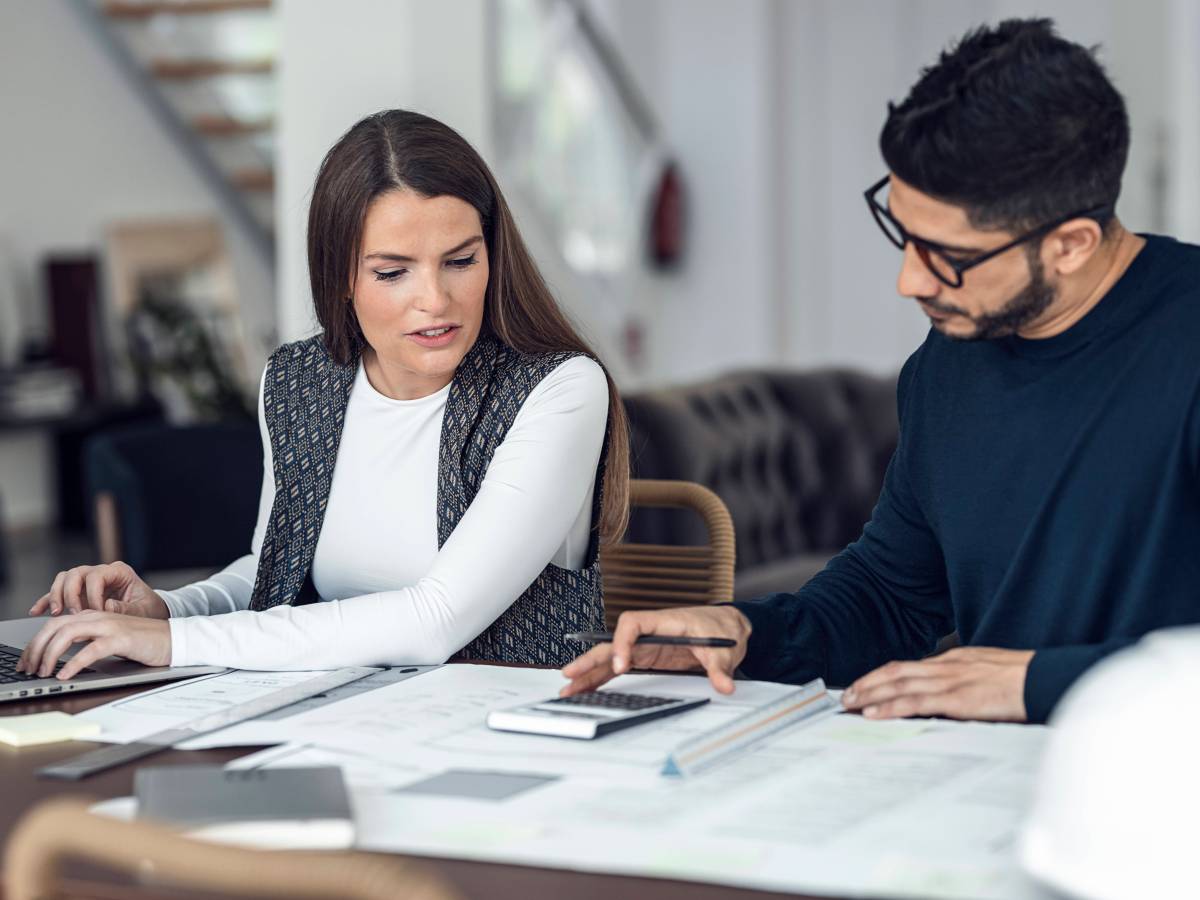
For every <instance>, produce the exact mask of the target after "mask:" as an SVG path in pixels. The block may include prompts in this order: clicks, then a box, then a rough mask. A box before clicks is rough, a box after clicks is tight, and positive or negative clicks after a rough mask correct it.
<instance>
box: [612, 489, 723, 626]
mask: <svg viewBox="0 0 1200 900" xmlns="http://www.w3.org/2000/svg"><path fill="white" fill-rule="evenodd" d="M629 501H630V506H631V507H634V508H636V507H639V506H642V507H676V508H681V509H687V510H691V511H693V512H695V513H696V514H697V515H698V516H699V517H700V518H701V519H702V520H703V522H704V524H705V526H706V527H707V529H708V543H707V544H701V545H696V546H669V545H661V544H631V543H621V544H616V545H613V546H611V547H605V548H603V549H601V551H600V571H601V573H602V575H603V579H604V610H605V618H606V620H607V621H608V625H609V627H610V628H611V627H612V626H614V625H615V624H616V620H617V617H618V616H619V615H620V614H621V613H622V612H624V611H625V610H633V609H661V608H663V607H668V606H696V605H698V604H705V603H724V602H728V601H729V600H732V599H733V564H734V558H735V557H734V537H733V519H732V518H731V517H730V515H729V510H728V509H727V508H726V507H725V504H724V503H723V502H722V501H721V498H720V497H718V496H717V495H716V494H715V493H713V492H712V491H711V490H709V489H708V488H706V487H704V485H701V484H695V483H694V482H691V481H652V480H646V479H637V478H635V479H633V480H632V481H631V482H630V483H629Z"/></svg>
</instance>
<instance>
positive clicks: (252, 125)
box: [192, 116, 275, 137]
mask: <svg viewBox="0 0 1200 900" xmlns="http://www.w3.org/2000/svg"><path fill="white" fill-rule="evenodd" d="M274 127H275V123H274V121H272V120H271V119H269V118H266V119H238V118H235V117H234V116H196V117H195V118H194V119H192V128H193V129H194V130H195V131H197V132H199V133H200V134H204V135H208V136H209V137H236V136H237V135H242V134H261V133H262V132H264V131H270V130H271V129H272V128H274Z"/></svg>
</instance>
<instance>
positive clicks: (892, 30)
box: [594, 0, 1200, 381]
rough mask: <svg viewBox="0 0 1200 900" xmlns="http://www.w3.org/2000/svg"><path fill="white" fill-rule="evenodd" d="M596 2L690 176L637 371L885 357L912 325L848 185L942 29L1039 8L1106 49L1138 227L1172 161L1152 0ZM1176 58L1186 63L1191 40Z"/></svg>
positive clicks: (1155, 213)
mask: <svg viewBox="0 0 1200 900" xmlns="http://www.w3.org/2000/svg"><path fill="white" fill-rule="evenodd" d="M1172 2H1173V3H1175V5H1176V6H1177V7H1180V8H1182V7H1188V6H1189V4H1188V3H1187V2H1186V0H1172ZM594 6H595V7H596V8H597V9H598V10H599V11H601V12H602V15H600V16H599V18H600V19H601V21H602V23H603V24H604V25H605V26H606V27H607V28H609V29H610V30H611V31H612V33H613V34H614V35H615V37H616V38H617V42H618V44H619V45H620V46H621V47H622V48H623V50H624V52H625V53H626V59H627V61H628V62H629V64H630V68H631V70H632V72H633V74H634V75H635V77H636V79H637V81H638V82H639V84H640V85H641V87H642V89H643V92H644V93H645V94H646V95H647V96H648V98H649V100H650V103H651V105H652V106H653V107H654V108H655V109H656V111H657V113H658V115H659V117H660V119H661V120H662V122H663V126H664V129H665V131H666V134H667V137H668V140H669V142H670V144H671V145H672V146H673V147H674V148H676V150H677V151H678V153H679V154H680V156H681V157H682V160H683V164H684V172H685V175H686V177H687V188H688V192H689V198H690V211H689V215H690V220H691V226H692V232H691V239H690V242H689V258H688V262H687V265H686V267H685V268H684V270H683V271H682V272H681V273H680V274H679V275H678V276H675V277H669V278H659V279H657V280H656V282H655V283H654V285H653V292H652V295H651V296H647V297H646V298H644V303H645V304H646V305H647V306H648V307H650V308H652V309H654V310H655V311H656V315H655V317H654V318H653V319H652V321H653V323H654V334H653V336H652V340H651V346H652V348H653V350H654V359H653V368H654V372H653V375H652V377H653V380H658V381H674V380H679V379H685V378H693V377H696V376H699V375H705V374H710V373H715V372H719V371H721V370H723V369H728V368H732V367H735V366H740V365H758V364H785V365H800V366H806V365H819V364H844V365H853V366H858V367H862V368H867V369H871V370H876V371H892V370H895V369H896V368H898V367H899V365H900V364H901V363H902V362H903V361H904V359H905V358H906V357H907V355H908V354H909V352H911V350H912V349H913V348H914V347H915V346H916V345H917V344H918V343H919V342H920V340H921V339H922V338H923V336H924V334H925V332H926V329H927V322H926V320H925V319H924V317H923V316H921V314H920V313H919V311H918V310H917V309H916V308H915V306H914V305H913V304H912V303H910V302H905V301H903V300H901V299H900V298H898V297H897V296H896V293H895V287H894V285H895V277H896V266H897V263H898V259H897V254H896V252H895V250H894V249H893V248H891V247H890V245H888V244H887V243H886V241H884V240H883V238H882V236H881V235H879V234H878V233H877V229H876V226H875V225H874V223H873V222H872V220H871V218H870V216H869V215H868V214H867V212H866V209H865V206H864V204H863V200H862V191H863V189H864V188H865V187H866V186H867V185H868V184H870V183H871V182H873V181H874V180H875V179H877V178H878V177H880V175H882V174H883V173H884V171H885V169H884V165H883V162H882V160H881V159H880V156H879V152H878V149H877V138H878V133H879V129H880V128H881V127H882V124H883V120H884V117H885V115H886V104H887V102H888V100H896V101H898V100H900V99H902V98H903V97H904V95H905V94H906V93H907V91H908V88H909V87H910V85H911V84H912V83H913V82H914V81H915V80H916V78H917V76H918V74H919V71H920V69H921V68H922V67H923V66H925V65H928V64H930V63H932V62H933V61H934V60H935V59H936V56H937V54H938V52H939V51H940V50H941V49H942V48H943V47H944V46H945V45H946V44H948V43H949V42H950V41H952V40H953V39H955V38H957V37H958V36H959V35H961V34H962V33H963V32H964V31H965V30H967V29H968V28H970V27H973V26H975V25H978V24H981V23H984V22H988V21H992V22H994V21H997V20H999V19H1002V18H1005V17H1008V16H1030V15H1049V16H1051V17H1053V18H1055V19H1056V20H1057V21H1058V24H1059V28H1060V31H1061V32H1062V33H1063V34H1064V35H1065V36H1067V37H1068V38H1070V39H1072V40H1076V41H1079V42H1081V43H1084V44H1089V45H1090V44H1095V43H1099V44H1101V45H1102V48H1101V54H1100V56H1101V59H1102V61H1104V62H1105V64H1106V65H1107V67H1108V70H1109V72H1110V74H1111V75H1112V77H1113V78H1114V80H1115V81H1116V83H1117V86H1118V87H1119V88H1120V89H1121V90H1122V91H1123V92H1124V93H1125V95H1126V99H1127V101H1128V103H1129V107H1130V116H1131V124H1132V129H1133V142H1134V143H1133V151H1132V153H1131V157H1130V163H1129V168H1128V170H1127V174H1126V181H1125V192H1124V195H1123V198H1122V201H1121V205H1120V214H1121V216H1122V218H1123V219H1125V221H1126V222H1127V224H1130V225H1131V226H1133V227H1135V228H1139V229H1154V228H1161V227H1163V226H1162V218H1163V206H1164V200H1163V193H1164V192H1163V189H1162V188H1161V187H1156V184H1155V178H1156V177H1160V178H1161V176H1160V175H1159V174H1158V173H1160V172H1161V169H1162V167H1163V166H1169V165H1170V164H1171V162H1172V160H1171V159H1169V158H1165V157H1164V153H1165V151H1164V150H1163V147H1162V141H1161V140H1160V139H1159V135H1160V134H1161V133H1162V130H1163V123H1164V122H1165V121H1167V120H1168V111H1167V108H1168V100H1167V98H1166V94H1167V93H1168V91H1167V90H1166V88H1165V84H1166V79H1167V68H1168V62H1167V60H1168V54H1167V52H1166V51H1167V36H1168V34H1169V28H1170V26H1169V24H1168V22H1167V16H1166V13H1165V7H1166V0H1145V2H1139V3H1138V4H1129V3H1124V2H1122V0H1091V2H1089V0H1043V2H1022V0H891V2H887V3H881V2H877V0H804V2H795V0H741V2H738V3H724V2H720V0H696V2H689V0H657V2H653V3H647V2H644V0H594ZM1177 15H1179V16H1182V15H1183V13H1182V12H1180V13H1178V14H1177ZM1193 27H1195V26H1193ZM1197 30H1200V29H1197ZM1195 46H1196V40H1195V38H1194V37H1193V38H1191V47H1195ZM1177 58H1180V59H1186V60H1187V66H1188V67H1190V68H1191V69H1192V70H1193V71H1194V66H1195V63H1194V60H1195V54H1194V52H1191V51H1187V52H1185V53H1184V54H1183V55H1179V54H1177ZM1193 77H1194V75H1193ZM1189 102H1190V103H1192V105H1193V108H1191V109H1190V111H1188V112H1186V113H1185V110H1187V109H1188V103H1189ZM1194 106H1195V104H1194V95H1188V96H1186V97H1181V98H1180V99H1178V100H1177V101H1176V105H1175V108H1174V115H1175V116H1176V117H1177V118H1183V119H1185V120H1190V121H1192V122H1194V121H1196V118H1197V111H1196V109H1195V108H1194ZM1196 140H1198V141H1200V137H1198V138H1196ZM1177 158H1178V159H1180V160H1182V159H1186V158H1187V157H1185V156H1178V155H1177ZM1186 168H1187V167H1186V166H1180V165H1174V166H1172V167H1171V171H1175V170H1177V169H1186ZM1197 190H1198V191H1200V186H1197ZM1196 206H1200V204H1196Z"/></svg>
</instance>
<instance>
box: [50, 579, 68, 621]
mask: <svg viewBox="0 0 1200 900" xmlns="http://www.w3.org/2000/svg"><path fill="white" fill-rule="evenodd" d="M66 579H67V573H66V572H59V573H58V574H57V575H55V576H54V581H53V582H52V583H51V584H50V615H52V616H57V615H58V614H59V613H60V612H62V608H63V596H62V591H63V582H64V581H66Z"/></svg>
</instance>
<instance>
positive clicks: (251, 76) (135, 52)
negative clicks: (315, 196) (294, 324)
mask: <svg viewBox="0 0 1200 900" xmlns="http://www.w3.org/2000/svg"><path fill="white" fill-rule="evenodd" d="M74 3H75V6H76V8H77V9H78V11H79V13H80V15H81V16H82V17H83V19H84V21H85V22H86V23H87V24H88V26H89V28H90V29H91V30H92V32H93V33H94V34H95V36H96V37H97V39H98V40H99V41H100V42H101V43H102V44H104V45H105V46H106V47H107V49H108V50H109V52H110V54H111V56H112V57H113V59H114V60H115V61H116V62H117V63H118V64H119V65H120V66H121V67H122V68H123V69H124V71H125V74H126V76H127V77H128V78H129V80H130V82H131V85H132V86H133V87H134V88H135V89H136V90H137V91H138V92H139V93H140V94H141V95H142V98H143V100H144V101H145V102H146V104H147V106H148V107H149V108H150V109H151V110H152V112H153V113H154V114H155V115H156V116H157V117H158V119H159V120H160V122H161V123H162V124H163V125H164V127H165V128H166V129H167V130H168V132H169V133H171V135H172V136H173V137H174V138H175V140H176V142H177V144H178V145H179V147H180V149H181V150H182V151H183V152H184V153H185V155H187V156H188V157H189V158H190V159H191V160H192V162H193V164H194V165H195V166H196V168H197V170H198V171H199V173H200V174H201V176H202V177H204V178H205V179H206V180H207V181H208V182H209V184H210V186H211V187H212V188H213V190H214V191H215V192H216V193H217V195H218V196H219V197H220V198H221V200H222V202H223V203H224V204H225V205H226V206H227V207H228V208H229V209H230V211H231V212H232V213H233V214H234V216H235V217H236V218H237V219H239V220H240V221H241V223H242V224H243V225H244V226H245V228H246V229H247V232H248V233H249V235H250V236H251V238H252V239H253V240H254V241H255V243H256V244H258V246H259V249H260V250H261V251H262V252H263V254H264V255H266V256H267V257H268V258H273V256H274V207H275V196H274V191H275V164H274V161H275V110H276V98H275V80H274V73H275V62H276V58H277V54H278V34H277V29H276V25H275V21H274V17H273V15H272V10H271V3H270V0H74Z"/></svg>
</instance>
